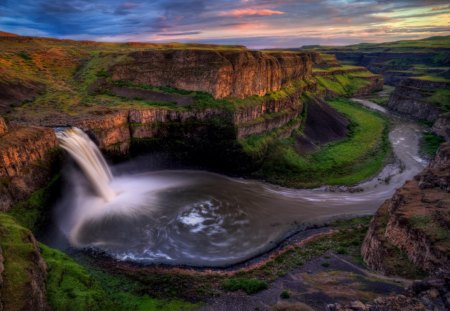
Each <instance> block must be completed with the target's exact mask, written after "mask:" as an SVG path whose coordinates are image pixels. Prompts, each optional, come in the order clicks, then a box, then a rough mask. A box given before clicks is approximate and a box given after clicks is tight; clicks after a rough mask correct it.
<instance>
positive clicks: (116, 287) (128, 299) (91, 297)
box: [41, 245, 198, 311]
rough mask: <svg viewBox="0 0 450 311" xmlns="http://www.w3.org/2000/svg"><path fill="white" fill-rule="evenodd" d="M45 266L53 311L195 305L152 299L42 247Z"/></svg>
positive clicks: (189, 307)
mask: <svg viewBox="0 0 450 311" xmlns="http://www.w3.org/2000/svg"><path fill="white" fill-rule="evenodd" d="M41 252H42V256H43V257H44V259H45V261H46V263H47V266H48V279H47V297H48V302H49V304H50V306H51V307H52V309H53V310H54V311H59V310H61V311H72V310H73V311H78V310H89V311H96V310H99V311H101V310H112V311H114V310H117V311H121V310H136V311H144V310H146V311H151V310H192V309H194V308H196V307H198V305H195V304H191V303H188V302H184V301H181V300H176V299H174V300H163V299H155V298H151V297H149V296H148V295H146V294H138V293H136V292H137V291H141V292H142V291H143V288H141V287H139V284H135V283H133V282H131V281H130V280H128V279H126V278H125V277H122V276H117V275H112V274H108V273H105V272H101V271H90V270H88V269H87V268H85V267H83V266H81V265H80V264H78V263H77V262H75V261H74V260H73V259H72V258H70V257H69V256H67V255H66V254H64V253H62V252H60V251H58V250H55V249H51V248H49V247H47V246H45V245H41Z"/></svg>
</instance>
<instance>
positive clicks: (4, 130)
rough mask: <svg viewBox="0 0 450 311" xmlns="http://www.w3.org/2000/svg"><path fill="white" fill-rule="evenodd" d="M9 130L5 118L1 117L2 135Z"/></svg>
mask: <svg viewBox="0 0 450 311" xmlns="http://www.w3.org/2000/svg"><path fill="white" fill-rule="evenodd" d="M6 132H8V126H6V122H5V120H4V119H3V118H2V117H0V136H1V135H3V134H6Z"/></svg>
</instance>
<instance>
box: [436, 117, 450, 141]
mask: <svg viewBox="0 0 450 311" xmlns="http://www.w3.org/2000/svg"><path fill="white" fill-rule="evenodd" d="M432 130H433V132H434V133H436V134H437V135H439V136H442V137H444V139H445V140H446V141H450V116H440V117H439V118H438V119H437V120H436V122H434V124H433V127H432Z"/></svg>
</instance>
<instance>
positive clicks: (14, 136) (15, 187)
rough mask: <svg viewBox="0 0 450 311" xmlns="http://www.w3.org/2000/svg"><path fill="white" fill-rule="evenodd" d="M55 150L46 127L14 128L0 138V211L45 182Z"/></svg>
mask: <svg viewBox="0 0 450 311" xmlns="http://www.w3.org/2000/svg"><path fill="white" fill-rule="evenodd" d="M56 147H57V141H56V136H55V134H54V132H53V130H52V129H49V128H42V127H16V128H12V129H10V131H8V132H7V133H6V134H4V135H3V136H0V211H2V210H5V209H7V208H9V207H10V206H11V205H12V203H13V202H15V201H17V200H21V199H24V198H26V197H27V196H28V195H29V194H31V193H32V192H33V191H35V190H37V189H38V188H40V187H42V186H43V185H44V184H45V183H46V182H47V181H48V178H49V176H50V174H51V172H50V171H51V170H50V166H51V163H52V161H53V160H54V152H55V149H56Z"/></svg>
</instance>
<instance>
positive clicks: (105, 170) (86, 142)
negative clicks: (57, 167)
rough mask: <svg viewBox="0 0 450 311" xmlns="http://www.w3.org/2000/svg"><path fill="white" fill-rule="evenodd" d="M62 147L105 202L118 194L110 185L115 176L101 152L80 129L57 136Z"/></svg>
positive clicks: (72, 129) (60, 133)
mask: <svg viewBox="0 0 450 311" xmlns="http://www.w3.org/2000/svg"><path fill="white" fill-rule="evenodd" d="M56 136H57V137H58V140H59V144H60V146H61V147H62V148H63V149H64V150H66V151H67V152H68V153H69V154H70V155H71V157H72V158H73V159H74V160H75V162H77V164H78V165H79V166H80V168H81V170H82V171H83V173H84V175H85V176H86V178H87V179H88V180H89V182H90V184H91V185H92V187H93V188H94V190H95V192H96V193H97V194H98V195H99V196H101V197H102V198H103V199H105V201H107V202H109V201H111V200H112V199H113V198H114V197H115V196H116V194H115V193H114V191H113V190H112V189H111V188H110V185H109V183H110V182H111V181H112V179H113V176H112V174H111V171H110V169H109V167H108V164H107V163H106V161H105V159H104V158H103V156H102V154H101V152H100V150H99V149H98V148H97V146H96V145H95V144H94V142H92V140H91V139H90V138H89V137H88V136H87V135H86V134H85V133H84V132H83V131H82V130H80V129H79V128H76V127H72V128H69V129H66V130H64V131H62V132H59V133H57V134H56Z"/></svg>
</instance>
